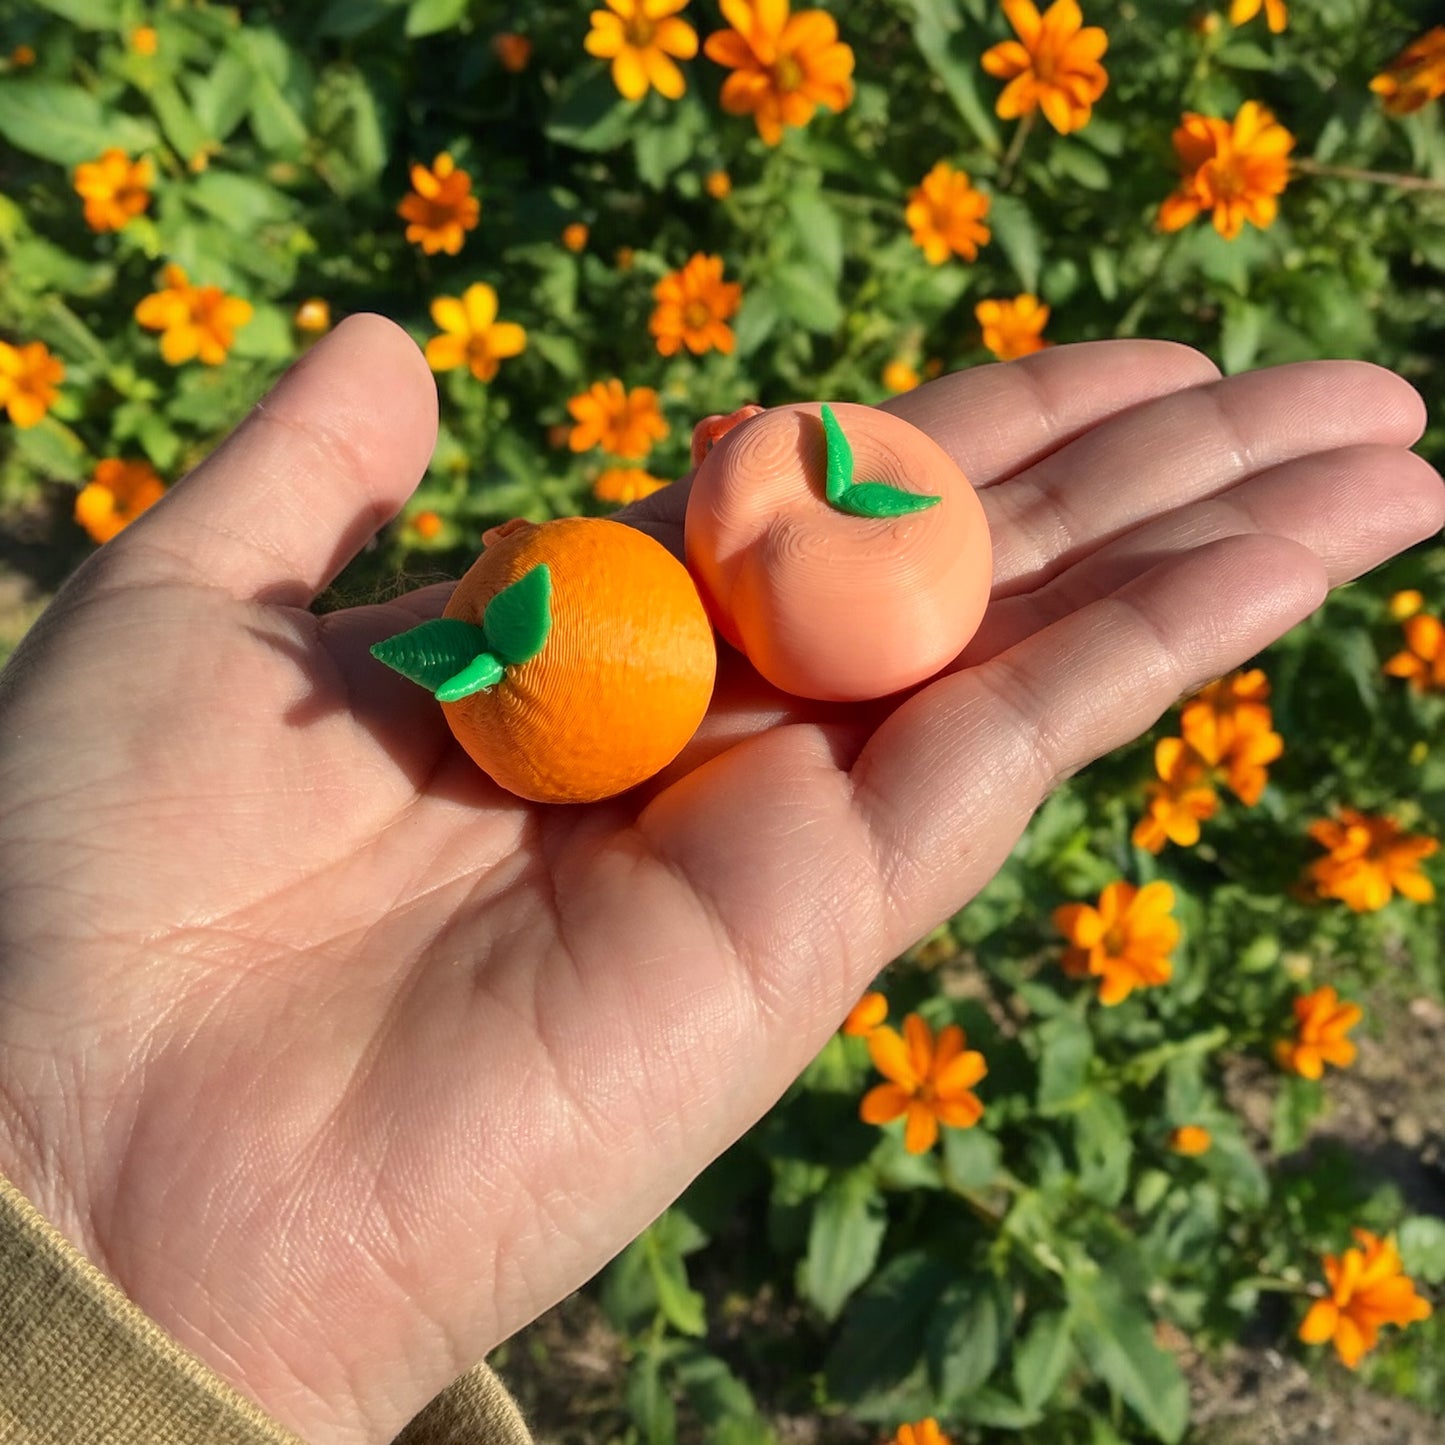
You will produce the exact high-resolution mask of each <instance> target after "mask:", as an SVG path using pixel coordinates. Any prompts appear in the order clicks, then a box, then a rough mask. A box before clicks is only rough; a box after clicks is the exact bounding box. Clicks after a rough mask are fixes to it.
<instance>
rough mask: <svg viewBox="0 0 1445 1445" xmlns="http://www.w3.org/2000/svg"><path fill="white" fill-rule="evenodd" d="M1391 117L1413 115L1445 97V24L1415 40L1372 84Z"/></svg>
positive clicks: (1372, 88)
mask: <svg viewBox="0 0 1445 1445" xmlns="http://www.w3.org/2000/svg"><path fill="white" fill-rule="evenodd" d="M1370 89H1371V90H1373V91H1374V92H1375V94H1376V95H1378V96H1379V97H1380V99H1381V102H1382V104H1383V105H1384V107H1385V110H1386V112H1387V113H1388V114H1389V115H1410V114H1412V113H1413V112H1414V111H1417V110H1420V109H1421V108H1422V107H1424V106H1425V105H1427V104H1428V103H1429V102H1430V101H1432V100H1436V99H1438V98H1439V97H1440V96H1442V95H1445V25H1437V26H1436V27H1435V28H1434V29H1433V30H1427V31H1426V32H1425V34H1424V35H1422V36H1420V38H1419V39H1418V40H1412V41H1411V42H1410V43H1409V44H1408V45H1407V46H1406V47H1405V48H1404V49H1403V50H1402V51H1401V52H1400V53H1399V54H1398V55H1397V56H1396V57H1395V58H1394V59H1393V60H1392V61H1391V62H1390V63H1389V65H1387V66H1386V67H1385V69H1384V71H1383V72H1382V73H1381V74H1380V75H1377V76H1376V77H1375V78H1374V79H1373V80H1372V81H1371V82H1370Z"/></svg>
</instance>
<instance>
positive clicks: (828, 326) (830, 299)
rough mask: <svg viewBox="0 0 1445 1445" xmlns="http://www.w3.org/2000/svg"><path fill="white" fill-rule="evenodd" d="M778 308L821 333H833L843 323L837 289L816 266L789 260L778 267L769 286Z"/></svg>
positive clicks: (790, 318) (785, 314) (792, 318)
mask: <svg viewBox="0 0 1445 1445" xmlns="http://www.w3.org/2000/svg"><path fill="white" fill-rule="evenodd" d="M769 289H770V290H771V292H772V294H773V296H774V298H775V300H776V301H777V305H778V310H779V311H780V312H781V313H782V314H783V315H784V316H786V317H787V318H788V319H789V320H792V321H796V322H798V323H800V324H801V325H803V326H805V327H807V329H808V330H809V331H816V332H818V333H819V334H821V335H832V333H833V332H835V331H837V330H838V328H839V327H840V326H841V325H842V324H843V303H842V302H841V301H839V300H838V291H837V288H836V287H835V286H834V285H833V283H832V282H831V281H829V280H828V278H827V277H826V276H824V275H821V274H820V273H819V271H818V268H817V267H816V266H805V265H803V264H802V263H801V262H798V261H789V262H786V263H785V264H783V265H781V266H779V267H778V268H777V270H776V271H775V272H774V273H773V275H772V277H771V285H770V287H769Z"/></svg>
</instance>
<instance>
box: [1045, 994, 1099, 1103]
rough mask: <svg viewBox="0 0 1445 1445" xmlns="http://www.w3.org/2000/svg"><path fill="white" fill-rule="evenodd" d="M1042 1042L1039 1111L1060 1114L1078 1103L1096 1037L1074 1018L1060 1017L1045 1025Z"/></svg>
mask: <svg viewBox="0 0 1445 1445" xmlns="http://www.w3.org/2000/svg"><path fill="white" fill-rule="evenodd" d="M1038 1040H1039V1092H1038V1098H1037V1105H1038V1110H1039V1112H1040V1113H1041V1114H1059V1113H1062V1112H1064V1110H1065V1109H1067V1108H1069V1107H1071V1106H1073V1105H1074V1104H1076V1103H1077V1102H1078V1099H1079V1096H1080V1095H1081V1094H1082V1093H1083V1091H1084V1086H1085V1084H1086V1082H1087V1080H1088V1077H1089V1063H1090V1061H1091V1060H1092V1059H1093V1057H1094V1036H1093V1034H1092V1033H1091V1032H1090V1030H1089V1027H1088V1025H1087V1024H1085V1023H1084V1022H1083V1020H1082V1019H1080V1018H1077V1017H1075V1016H1074V1015H1073V1014H1060V1015H1058V1016H1057V1017H1055V1018H1051V1019H1049V1020H1048V1022H1047V1023H1045V1024H1042V1025H1041V1026H1040V1027H1039V1030H1038Z"/></svg>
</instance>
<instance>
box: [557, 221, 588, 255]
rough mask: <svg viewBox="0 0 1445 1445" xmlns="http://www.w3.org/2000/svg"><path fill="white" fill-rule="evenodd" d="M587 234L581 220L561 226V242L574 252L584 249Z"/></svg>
mask: <svg viewBox="0 0 1445 1445" xmlns="http://www.w3.org/2000/svg"><path fill="white" fill-rule="evenodd" d="M589 234H590V232H589V231H588V229H587V227H586V226H585V225H583V223H582V222H581V221H573V222H572V224H571V225H569V226H563V227H562V244H563V245H564V246H565V247H566V248H567V249H568V250H569V251H572V252H574V253H575V252H578V251H581V250H584V249H585V248H586V245H587V237H588V235H589Z"/></svg>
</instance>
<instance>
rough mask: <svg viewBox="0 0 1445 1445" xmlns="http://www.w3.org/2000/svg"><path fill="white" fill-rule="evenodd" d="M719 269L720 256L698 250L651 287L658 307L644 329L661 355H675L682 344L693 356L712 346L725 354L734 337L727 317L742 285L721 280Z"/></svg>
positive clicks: (731, 313) (737, 302) (721, 263)
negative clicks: (654, 341) (650, 334)
mask: <svg viewBox="0 0 1445 1445" xmlns="http://www.w3.org/2000/svg"><path fill="white" fill-rule="evenodd" d="M722 273H723V262H722V257H721V256H704V255H703V254H702V252H701V251H699V252H697V253H696V254H695V255H693V256H692V257H691V259H690V260H689V261H688V263H687V264H686V265H685V266H684V267H683V268H682V269H681V270H680V271H673V272H672V273H671V274H669V275H667V276H664V277H663V278H662V280H661V281H659V282H658V283H657V285H656V286H654V287H653V288H652V294H653V297H654V298H655V299H656V301H657V308H656V310H654V311H653V313H652V320H651V321H649V322H648V326H647V329H648V330H649V331H650V332H651V333H652V335H653V336H655V337H656V338H657V349H658V350H659V351H660V352H661V353H662V354H663V355H664V356H673V355H675V354H676V352H677V349H678V347H679V346H683V345H685V346H686V347H687V349H688V350H689V351H690V352H692V354H693V355H694V356H701V355H702V353H703V352H705V351H711V350H713V349H714V348H716V349H717V350H718V351H721V352H722V353H723V354H724V355H728V354H729V353H730V352H731V351H732V349H733V344H734V337H733V333H732V328H731V327H730V326H729V325H728V324H727V321H728V318H729V317H730V316H732V315H733V313H734V312H736V311H737V309H738V306H739V305H740V304H741V302H742V295H743V288H742V286H741V285H739V284H738V282H736V281H724V280H723V278H722Z"/></svg>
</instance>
